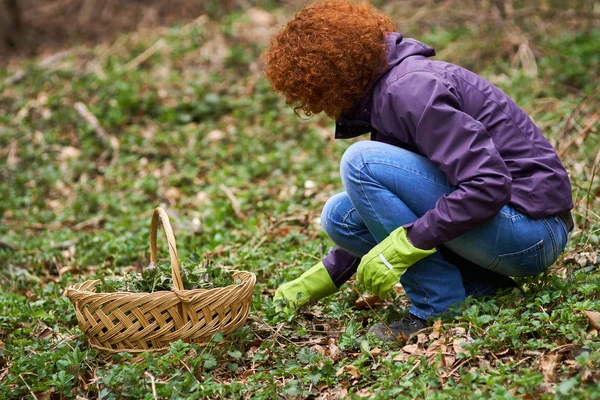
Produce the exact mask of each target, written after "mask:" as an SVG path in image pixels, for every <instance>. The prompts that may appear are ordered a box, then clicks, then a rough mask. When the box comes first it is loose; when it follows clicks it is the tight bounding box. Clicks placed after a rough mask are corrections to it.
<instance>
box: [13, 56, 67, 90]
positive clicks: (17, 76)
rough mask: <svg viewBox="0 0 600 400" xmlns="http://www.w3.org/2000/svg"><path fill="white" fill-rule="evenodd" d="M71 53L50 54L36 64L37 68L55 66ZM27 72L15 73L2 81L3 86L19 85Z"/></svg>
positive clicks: (22, 70) (19, 71) (21, 70)
mask: <svg viewBox="0 0 600 400" xmlns="http://www.w3.org/2000/svg"><path fill="white" fill-rule="evenodd" d="M72 52H73V51H72V50H65V51H59V52H58V53H55V54H52V55H50V56H48V57H46V58H44V59H43V60H42V61H40V62H39V63H38V67H39V68H48V67H49V66H51V65H52V64H55V63H57V62H59V61H60V60H62V59H64V58H65V57H67V56H69V55H70V54H71V53H72ZM27 72H28V71H27V70H24V69H20V70H18V71H17V72H15V73H14V74H12V75H11V76H9V77H8V78H6V79H5V80H4V85H6V86H10V85H13V84H15V83H19V82H20V81H21V80H22V79H23V78H24V77H25V75H27Z"/></svg>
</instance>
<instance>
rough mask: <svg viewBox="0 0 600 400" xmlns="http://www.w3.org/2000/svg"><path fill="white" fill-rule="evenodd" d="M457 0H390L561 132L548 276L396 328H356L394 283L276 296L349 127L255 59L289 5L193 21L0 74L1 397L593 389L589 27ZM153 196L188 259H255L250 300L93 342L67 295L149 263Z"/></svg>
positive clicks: (596, 227) (596, 281)
mask: <svg viewBox="0 0 600 400" xmlns="http://www.w3.org/2000/svg"><path fill="white" fill-rule="evenodd" d="M573 3H577V2H573ZM411 4H412V3H411ZM457 4H458V3H457V2H452V1H446V2H429V3H427V7H428V8H427V9H426V10H425V11H427V15H428V16H429V18H426V17H425V16H424V14H423V12H421V11H419V10H421V7H422V6H414V7H412V8H411V7H409V6H407V7H404V8H402V9H399V7H395V6H393V4H392V5H389V6H386V7H387V10H388V11H389V12H390V13H392V14H393V15H395V16H396V18H397V19H398V21H399V22H400V28H401V29H402V31H403V32H405V33H410V34H411V35H413V34H414V36H416V37H417V38H419V39H421V40H423V41H425V42H427V43H429V44H432V45H434V46H435V47H436V48H437V49H438V54H439V58H443V59H445V60H448V61H451V62H456V63H459V64H462V65H465V66H467V67H469V68H472V69H473V70H475V71H477V72H479V73H481V74H483V75H484V76H486V77H487V78H488V79H490V80H491V81H493V82H494V83H495V84H497V85H498V86H500V87H501V88H502V89H503V90H504V91H506V92H507V93H509V94H510V95H511V96H512V97H513V98H514V99H515V100H516V101H517V102H518V103H519V104H520V105H521V106H522V107H523V108H524V109H525V110H526V111H527V112H528V113H529V114H530V115H531V116H532V118H534V120H535V121H536V122H537V123H538V124H539V126H540V127H541V128H542V129H543V131H544V132H546V134H547V136H548V137H549V139H550V140H551V142H552V143H553V144H555V145H556V146H557V148H558V149H559V152H560V154H561V156H562V158H563V160H564V161H565V164H566V166H567V167H568V169H569V171H570V174H571V179H572V183H573V188H574V198H575V200H576V208H575V210H574V215H575V219H576V225H577V226H576V229H575V231H574V232H573V234H572V237H571V242H570V244H569V248H568V251H567V253H566V254H565V256H564V257H562V258H561V260H560V261H559V262H558V263H557V264H556V265H555V266H554V267H552V269H551V270H550V271H549V272H548V273H545V274H543V275H541V276H538V277H535V278H527V279H520V280H519V281H518V282H519V284H520V285H521V287H522V288H523V292H518V291H514V292H508V293H500V294H498V295H496V296H493V297H490V298H485V299H469V300H467V301H466V302H465V304H462V305H461V306H460V309H461V313H460V314H458V315H456V316H448V317H445V318H443V319H440V321H437V322H436V323H435V325H434V326H432V327H431V328H429V329H428V330H425V331H423V333H422V334H420V335H418V336H417V337H415V338H413V339H411V340H410V341H408V342H407V343H394V344H391V345H389V344H384V343H381V342H379V341H377V340H376V339H374V338H373V337H369V336H366V331H367V329H368V327H369V326H370V325H371V324H372V323H375V322H378V318H382V319H385V320H393V319H394V318H398V317H400V316H401V315H402V314H403V313H404V312H406V309H407V308H406V305H407V303H406V299H405V297H404V296H403V294H402V291H401V288H398V290H397V293H396V295H395V298H394V299H390V300H387V301H385V302H378V301H376V300H377V299H374V298H372V297H370V296H362V295H361V296H360V297H359V295H358V294H357V291H355V289H354V287H352V286H350V285H346V286H344V288H343V290H341V291H340V292H339V293H338V294H336V295H334V296H332V297H331V298H329V299H326V300H324V301H322V302H320V303H319V304H317V305H314V306H312V307H307V308H305V309H303V310H300V311H298V312H297V313H290V312H278V311H277V310H276V307H275V304H273V302H272V301H271V297H272V294H273V293H274V289H275V288H276V287H277V286H278V285H279V284H280V283H282V282H284V281H286V280H289V279H291V278H293V277H295V276H297V275H298V274H299V273H300V272H301V271H303V270H304V269H306V268H307V267H309V266H310V265H312V264H314V263H315V261H317V260H319V259H320V258H321V257H322V256H323V255H324V254H326V252H327V251H328V249H329V248H330V247H331V246H332V243H331V241H330V240H329V239H328V238H327V237H326V236H325V235H324V234H323V233H322V232H321V231H320V229H319V227H320V225H319V214H320V210H321V207H322V205H323V204H324V202H325V201H326V200H327V198H329V197H330V196H331V195H333V194H334V193H336V192H337V191H339V190H341V182H340V180H339V173H338V161H339V159H340V156H341V154H342V152H343V150H344V149H345V148H346V147H347V146H348V145H349V143H346V142H338V141H334V140H333V138H332V124H331V122H330V121H328V120H326V119H324V118H319V117H318V118H313V119H311V120H310V121H305V120H302V119H298V118H297V117H296V116H295V115H294V113H293V111H291V110H290V109H289V108H286V106H285V104H284V103H283V101H282V100H281V99H280V98H278V97H277V96H276V95H274V94H273V93H272V92H271V90H270V89H269V86H268V83H267V82H266V81H265V80H264V79H263V78H262V76H261V62H260V58H259V54H260V52H261V51H262V49H263V48H264V46H265V44H266V43H267V41H268V37H269V35H270V34H271V33H272V32H273V30H274V29H277V27H278V26H279V25H281V24H282V23H283V21H285V19H286V16H288V15H289V12H286V11H281V10H273V11H272V12H265V11H261V10H257V9H250V10H246V11H244V12H237V13H233V14H230V15H228V16H226V17H224V18H223V19H221V20H219V21H211V20H209V19H208V18H205V17H201V18H198V19H197V20H195V21H194V22H192V23H189V24H186V25H182V26H175V27H172V28H169V29H156V30H152V31H149V32H140V33H136V34H133V35H128V36H122V37H120V38H119V39H117V40H116V41H114V42H113V43H110V44H104V45H99V46H97V47H94V48H83V47H74V48H72V49H70V50H67V51H64V52H60V53H57V54H55V55H53V56H51V57H46V58H43V57H42V58H40V59H36V60H24V61H20V62H18V63H13V64H12V65H9V66H8V67H6V68H3V69H1V70H0V85H2V86H1V90H2V92H1V95H0V109H1V110H2V111H3V112H2V113H0V193H2V200H1V201H0V241H1V242H2V249H0V265H1V267H0V271H1V273H0V274H1V278H0V282H1V286H2V290H1V291H0V383H1V384H0V398H7V399H8V398H10V399H12V398H38V399H48V398H52V399H55V398H60V399H62V398H65V399H68V398H73V399H74V398H101V399H154V398H173V399H175V398H257V399H260V398H262V399H273V398H286V399H303V398H319V399H335V398H361V397H375V398H428V399H445V398H474V399H476V398H490V397H491V398H505V399H512V398H524V399H532V398H544V399H546V398H563V399H574V398H580V399H593V398H600V391H599V389H600V384H599V382H600V373H599V372H598V371H599V370H600V353H599V351H598V350H599V348H600V339H599V338H598V330H599V329H600V318H599V317H600V315H599V314H598V312H599V311H600V272H599V271H598V265H599V262H598V258H597V257H598V250H597V249H598V246H599V232H600V215H599V213H598V210H599V209H600V207H599V205H600V200H599V199H600V186H599V185H598V184H597V183H595V182H596V181H597V178H596V175H598V171H597V166H598V162H599V158H600V157H599V156H598V154H600V153H599V152H598V149H599V148H600V146H599V143H600V140H599V137H598V127H599V125H598V118H599V116H598V113H597V110H598V108H600V107H599V106H600V98H599V96H598V93H599V91H598V90H597V89H596V85H597V83H598V81H599V78H600V77H599V76H598V74H599V73H600V69H598V68H597V66H598V63H599V59H598V57H599V55H598V52H597V43H598V42H599V41H600V30H599V27H598V26H594V25H593V24H589V23H586V22H585V21H587V20H584V19H582V20H580V21H579V23H577V21H575V20H574V19H573V18H575V17H576V16H577V15H575V17H574V16H573V15H574V14H573V13H559V12H548V13H541V11H540V14H539V15H537V14H534V17H535V18H533V17H531V14H527V13H530V12H531V10H530V9H529V8H527V7H525V8H523V9H519V8H517V9H516V10H513V11H512V12H514V13H515V16H514V18H513V17H510V18H509V17H507V18H506V19H501V18H500V16H499V15H496V13H494V12H493V10H483V11H486V12H482V10H478V11H477V12H472V13H471V14H469V11H468V10H466V9H463V8H461V7H457ZM469 4H470V3H469ZM517 6H518V2H515V7H517ZM523 10H525V11H523ZM528 10H529V11H528ZM585 11H586V10H583V11H582V13H583V14H585ZM588 11H589V10H588ZM590 12H591V11H590ZM523 15H525V17H523ZM569 18H570V19H569ZM582 18H583V17H582ZM532 19H535V22H536V23H535V24H533V25H532ZM407 36H410V35H408V34H407ZM594 166H596V167H594ZM156 206H163V207H164V208H166V209H167V211H168V212H169V214H170V215H171V218H172V222H173V225H174V230H175V235H176V237H177V240H178V247H179V251H180V256H181V259H187V258H189V257H190V256H191V255H192V254H193V253H198V254H200V255H203V256H206V257H211V258H212V259H215V260H218V262H219V263H220V264H224V265H228V266H231V267H235V268H238V269H242V270H248V271H252V272H254V273H255V274H256V275H257V278H258V285H257V288H256V289H255V293H254V298H253V303H252V310H251V315H250V317H249V320H248V323H247V325H246V327H245V328H244V329H242V330H240V331H239V332H237V333H235V334H234V335H233V336H232V337H231V338H230V340H224V338H223V337H222V336H221V335H216V336H215V337H214V338H213V339H212V341H211V343H210V344H209V345H208V346H206V347H202V348H200V347H197V346H194V345H189V344H184V343H181V342H176V343H173V345H172V346H171V348H170V349H169V351H168V352H166V353H165V354H154V355H148V356H147V357H145V359H144V361H143V362H138V363H130V362H128V360H129V359H130V356H128V355H126V354H119V355H115V356H112V357H103V356H102V355H100V354H98V353H97V352H96V351H94V350H93V349H91V348H90V347H89V346H87V345H86V342H85V338H84V337H83V335H82V334H81V332H80V331H79V328H78V327H77V323H76V320H75V316H74V312H73V309H72V307H71V305H70V303H69V302H68V300H67V299H66V298H64V297H62V294H63V292H64V289H65V287H66V286H68V285H69V284H70V283H74V282H81V281H84V280H87V279H89V278H103V277H105V276H110V275H114V274H117V275H118V274H124V273H126V272H128V271H140V270H141V268H143V266H144V265H147V263H148V257H149V222H150V215H151V211H152V209H153V208H154V207H156ZM160 239H162V238H160ZM159 246H162V247H160V248H161V250H162V252H163V255H164V256H165V257H166V255H167V254H168V253H167V250H166V243H165V242H164V241H161V240H159ZM358 291H360V287H358Z"/></svg>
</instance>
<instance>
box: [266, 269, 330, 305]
mask: <svg viewBox="0 0 600 400" xmlns="http://www.w3.org/2000/svg"><path fill="white" fill-rule="evenodd" d="M337 291H338V288H337V286H335V284H334V283H333V281H332V280H331V276H329V272H327V269H326V268H325V265H323V263H322V262H320V263H318V264H317V265H315V266H313V267H311V268H310V269H309V270H308V271H306V272H305V273H303V274H302V275H300V276H299V277H298V278H296V279H294V280H293V281H291V282H287V283H284V284H283V285H281V286H280V287H279V288H278V289H277V292H275V296H273V299H281V298H283V299H287V300H288V301H289V302H290V305H291V306H292V307H294V308H298V307H300V306H301V305H303V304H304V303H306V302H307V301H308V300H319V299H322V298H323V297H326V296H329V295H331V294H334V293H335V292H337Z"/></svg>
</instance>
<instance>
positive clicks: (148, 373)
mask: <svg viewBox="0 0 600 400" xmlns="http://www.w3.org/2000/svg"><path fill="white" fill-rule="evenodd" d="M144 375H146V376H147V377H149V378H150V384H151V385H152V395H153V396H154V399H155V400H158V396H157V395H156V384H155V383H154V382H155V381H154V376H152V374H151V373H150V372H148V371H146V372H144Z"/></svg>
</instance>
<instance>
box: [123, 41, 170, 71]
mask: <svg viewBox="0 0 600 400" xmlns="http://www.w3.org/2000/svg"><path fill="white" fill-rule="evenodd" d="M165 44H166V42H165V39H163V38H160V39H158V40H157V41H156V42H154V44H153V45H152V46H150V47H148V48H147V49H146V50H144V51H143V52H142V53H141V54H139V55H138V56H137V57H135V58H134V59H133V60H131V61H129V62H128V63H127V64H125V67H124V68H125V70H126V71H131V70H132V69H136V68H137V67H139V66H140V65H141V64H142V63H144V62H145V61H146V60H148V59H149V58H150V57H152V56H153V55H154V53H156V52H157V51H160V50H161V49H162V48H163V47H165Z"/></svg>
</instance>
